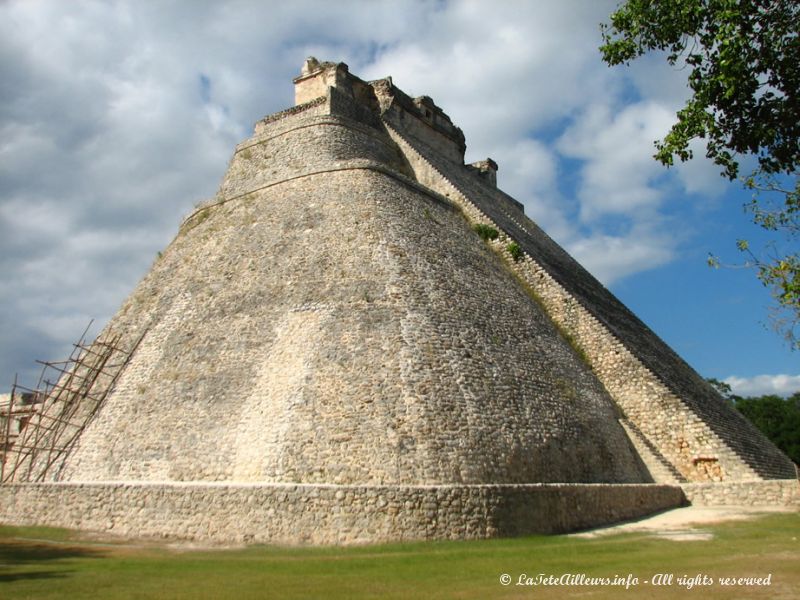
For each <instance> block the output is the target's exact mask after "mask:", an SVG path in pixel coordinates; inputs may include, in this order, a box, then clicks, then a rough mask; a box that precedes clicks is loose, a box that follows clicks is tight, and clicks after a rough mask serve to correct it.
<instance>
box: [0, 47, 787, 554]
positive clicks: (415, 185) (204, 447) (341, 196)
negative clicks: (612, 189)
mask: <svg viewBox="0 0 800 600" xmlns="http://www.w3.org/2000/svg"><path fill="white" fill-rule="evenodd" d="M295 84H296V90H297V99H298V105H297V106H295V107H294V108H291V109H289V110H286V111H283V112H281V113H277V114H275V115H271V116H268V117H266V118H265V119H263V120H261V121H259V123H257V124H256V127H255V132H254V136H253V137H252V138H250V139H248V140H246V141H245V142H243V143H241V144H239V146H237V148H236V152H235V154H234V157H233V159H232V161H231V164H230V167H229V169H228V172H227V174H226V176H225V178H224V180H223V182H222V184H221V186H220V189H219V191H218V193H217V195H216V196H215V197H214V198H213V199H211V200H209V201H207V202H204V203H202V204H201V205H200V206H198V208H197V210H195V211H194V212H193V213H192V214H191V215H189V216H188V217H187V218H186V219H185V220H184V221H183V223H182V225H181V227H180V230H179V233H178V235H177V237H176V238H175V240H174V241H173V242H172V243H171V244H170V246H169V247H168V248H167V249H166V250H165V251H164V253H163V255H162V256H160V257H159V259H158V260H157V261H156V262H155V264H154V265H153V268H152V270H151V272H150V273H149V274H148V275H147V276H146V277H145V279H144V280H143V281H142V282H141V283H140V284H139V286H138V287H137V288H136V290H135V291H134V293H133V294H132V295H131V297H130V298H129V299H128V300H127V301H126V302H125V304H124V305H123V306H122V308H121V309H120V311H119V312H118V314H117V315H116V316H115V317H114V318H113V319H112V321H111V322H110V323H109V324H108V326H107V328H106V331H107V332H114V333H117V334H122V335H123V336H125V337H128V338H130V339H136V340H141V341H140V342H139V341H137V346H136V351H135V352H134V353H133V354H132V356H131V357H130V362H129V363H128V364H127V365H126V367H125V369H124V370H123V371H122V373H121V374H120V376H119V378H118V379H117V381H116V384H115V387H114V388H113V390H112V391H111V393H110V394H109V395H108V397H107V398H106V399H105V403H104V405H103V407H102V409H101V410H100V411H98V413H97V414H96V416H95V417H94V418H93V420H92V421H91V422H90V423H89V424H88V426H87V427H86V429H85V431H83V433H82V435H81V436H80V438H79V439H78V440H77V443H76V444H75V446H74V448H72V449H71V451H70V452H69V454H68V455H67V456H66V457H65V460H63V461H60V462H59V464H58V465H56V468H52V469H50V470H48V471H47V472H41V473H38V474H37V473H34V474H33V475H34V477H32V479H35V477H36V476H37V475H38V476H40V477H41V478H42V479H44V481H47V482H51V483H39V484H31V483H25V482H22V481H18V482H16V483H13V484H6V485H3V486H0V506H1V507H2V508H0V519H2V520H4V521H7V522H17V523H34V522H39V523H47V524H50V525H60V526H69V527H84V528H95V529H110V530H112V531H118V532H122V533H126V534H129V533H139V534H142V535H174V536H179V537H184V538H193V539H220V540H227V541H232V540H244V539H248V540H254V541H276V542H281V543H293V542H311V543H347V542H362V541H376V540H388V539H412V538H430V537H435V538H448V537H484V536H490V535H507V534H520V533H530V532H536V531H538V532H552V531H566V530H572V529H576V528H581V527H589V526H593V525H599V524H602V523H607V522H611V521H614V520H619V519H623V518H631V517H634V516H641V515H642V514H645V513H647V512H653V511H657V510H661V509H664V508H666V507H668V506H676V505H679V504H680V503H681V501H682V500H683V494H682V492H681V490H680V488H678V487H676V486H672V487H670V486H669V485H656V484H654V483H653V482H657V483H661V484H675V483H687V482H706V481H714V482H721V481H725V482H730V481H736V482H746V481H755V480H761V479H784V480H790V479H792V478H794V477H795V473H794V469H793V465H792V464H791V462H790V461H789V460H788V459H786V457H784V456H783V455H782V454H781V453H780V452H779V451H777V449H775V448H774V447H773V446H772V445H771V444H769V442H768V441H766V440H765V439H764V438H763V436H761V435H760V434H759V433H758V432H757V431H756V430H755V429H754V428H753V427H752V426H750V425H749V424H748V423H747V422H746V421H745V420H744V419H742V418H741V417H739V416H738V414H737V413H736V412H735V411H734V410H732V409H731V408H730V407H727V406H725V405H724V403H723V401H722V400H721V399H720V398H719V397H716V396H715V395H714V393H713V390H711V389H710V388H709V387H708V386H707V385H706V384H705V382H704V381H703V380H702V379H701V378H700V377H699V376H698V375H697V374H696V373H694V372H693V371H692V370H691V369H690V368H689V367H688V365H686V364H685V363H683V362H682V361H681V360H680V359H679V358H678V357H677V356H675V355H674V353H672V351H671V350H670V349H669V348H668V347H667V346H666V345H665V344H664V343H663V342H661V340H659V339H658V338H657V337H656V336H655V335H654V334H653V333H652V332H650V331H649V330H648V329H647V328H646V327H645V326H644V325H643V324H642V323H641V322H639V321H638V320H637V319H636V317H634V316H633V315H632V314H631V313H630V312H629V311H627V309H625V307H624V306H622V305H621V304H620V303H619V302H618V301H617V300H616V299H615V298H614V297H613V296H612V295H611V294H610V293H609V292H608V291H607V290H605V288H603V287H602V285H600V284H599V283H598V282H597V281H596V280H595V279H594V278H593V277H592V276H591V275H589V274H588V273H587V272H586V271H585V270H583V269H582V268H581V267H580V266H579V265H577V263H575V262H574V261H573V260H572V259H571V258H570V257H569V256H568V255H567V254H566V253H565V252H564V251H563V250H562V249H561V248H559V247H558V246H557V245H556V244H555V243H554V242H552V240H550V238H548V237H547V236H546V235H545V234H544V233H543V232H542V231H541V230H540V229H539V228H538V227H537V226H536V225H535V224H534V223H532V222H531V221H530V220H529V219H527V217H525V215H524V214H523V212H522V207H521V205H520V204H519V203H518V202H517V201H515V200H514V199H512V198H510V197H508V196H507V195H505V194H504V193H503V192H501V191H499V190H498V189H497V188H496V179H495V173H496V171H497V164H496V163H494V161H492V160H491V159H487V160H486V161H481V162H479V163H475V164H474V165H464V163H463V156H464V149H465V144H464V136H463V134H462V133H461V130H460V129H458V128H457V127H456V126H455V125H453V123H452V122H451V121H450V119H449V117H447V115H446V114H444V112H442V110H441V109H440V108H438V107H437V106H436V105H435V104H434V102H433V101H432V100H431V99H430V98H427V97H422V98H418V99H411V98H409V97H408V96H406V95H405V94H403V93H402V92H401V91H400V90H398V89H396V88H395V87H394V86H393V85H392V83H391V80H388V79H387V80H381V81H377V82H372V83H367V82H364V81H361V80H360V79H358V78H356V77H354V76H353V75H351V74H349V72H348V70H347V67H346V65H343V64H341V63H340V64H333V63H319V62H317V61H314V60H311V59H309V61H307V62H306V65H305V66H304V69H303V73H302V74H301V76H300V77H298V78H297V79H296V80H295ZM478 223H483V224H487V225H491V226H492V227H494V228H495V229H497V231H498V232H499V235H498V238H497V239H496V240H495V241H493V242H490V243H485V242H484V241H482V240H481V238H480V237H479V236H478V235H477V234H476V233H475V231H473V225H474V224H478ZM511 242H514V243H515V244H516V245H517V246H518V249H519V250H518V253H517V256H516V257H515V256H514V255H513V254H512V252H511V251H510V250H509V244H510V243H511ZM545 484H547V485H545ZM742 485H743V486H744V487H742V488H737V489H739V491H737V492H735V494H738V493H740V492H741V493H744V494H745V495H746V494H747V492H746V491H745V492H742V490H746V489H747V488H746V485H747V484H746V483H744V484H742ZM786 485H787V486H789V487H788V488H787V489H790V488H791V485H792V483H786ZM793 485H795V486H796V485H797V482H796V480H795V481H794V482H793ZM781 489H783V488H781ZM693 493H694V492H693ZM698 493H699V492H698ZM735 494H734V495H735ZM728 497H730V494H729V496H728ZM780 497H781V498H783V497H784V496H780ZM785 497H787V498H790V497H793V496H792V495H791V494H788V493H787V495H785ZM790 500H791V498H790ZM225 506H229V507H230V512H229V514H223V510H224V507H225Z"/></svg>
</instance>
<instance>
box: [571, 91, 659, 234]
mask: <svg viewBox="0 0 800 600" xmlns="http://www.w3.org/2000/svg"><path fill="white" fill-rule="evenodd" d="M671 121H672V116H671V114H670V112H669V110H667V109H666V108H665V107H664V106H662V105H660V104H658V103H656V102H652V101H648V102H638V103H636V104H632V105H629V106H627V107H625V108H623V109H622V110H616V111H615V110H612V108H611V106H610V105H608V104H603V103H600V104H593V105H589V106H588V107H587V109H586V111H585V112H584V113H583V114H582V115H581V116H580V117H579V118H578V119H577V120H576V121H575V123H574V124H573V125H572V126H571V127H569V128H568V129H567V130H566V131H565V132H564V134H563V135H562V136H561V138H560V139H559V141H558V143H557V147H558V149H559V151H561V152H562V153H563V154H564V155H566V156H568V157H571V158H578V159H581V160H582V161H584V164H583V167H582V182H581V185H580V187H579V190H578V194H579V197H580V200H581V219H582V220H583V221H584V222H591V221H593V220H595V219H596V218H598V217H599V216H602V215H605V214H624V215H628V216H631V215H635V214H636V213H637V212H640V211H643V210H644V211H646V212H652V211H653V210H654V209H656V208H657V207H658V205H659V204H660V202H661V200H662V198H663V195H664V194H663V190H662V189H660V187H659V186H657V185H656V180H657V179H658V178H660V177H663V175H664V172H663V167H662V166H661V165H659V164H658V163H656V162H655V161H654V160H653V158H652V155H653V153H654V147H653V141H654V140H655V139H658V138H661V137H663V136H664V134H665V133H666V132H667V131H668V129H669V126H670V123H671Z"/></svg>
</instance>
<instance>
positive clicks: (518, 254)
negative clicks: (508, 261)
mask: <svg viewBox="0 0 800 600" xmlns="http://www.w3.org/2000/svg"><path fill="white" fill-rule="evenodd" d="M506 250H508V253H509V254H510V255H511V258H513V259H514V260H515V261H517V260H519V259H520V258H522V248H520V247H519V244H518V243H517V242H511V243H510V244H509V245H508V246H506Z"/></svg>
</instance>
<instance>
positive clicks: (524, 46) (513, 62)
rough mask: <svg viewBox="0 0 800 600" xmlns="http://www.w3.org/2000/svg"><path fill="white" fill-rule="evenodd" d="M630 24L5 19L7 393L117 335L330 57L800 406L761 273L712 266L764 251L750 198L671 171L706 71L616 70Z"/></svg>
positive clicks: (731, 376)
mask: <svg viewBox="0 0 800 600" xmlns="http://www.w3.org/2000/svg"><path fill="white" fill-rule="evenodd" d="M615 4H616V2H614V1H611V2H605V1H596V2H587V1H581V0H573V1H564V0H553V1H545V0H541V1H538V2H524V1H522V0H519V1H513V0H505V1H498V2H492V3H489V2H467V1H451V2H432V1H412V0H405V1H403V0H394V1H391V2H379V1H375V2H367V1H351V2H337V3H332V2H322V1H319V2H312V1H305V2H304V1H295V2H291V3H285V2H284V3H279V2H255V1H244V0H242V1H230V2H199V1H188V0H187V1H177V0H176V1H171V2H166V1H159V2H156V1H152V2H148V1H137V2H133V1H123V0H120V1H118V2H110V1H109V2H106V1H77V2H69V3H65V2H59V1H49V2H48V1H36V2H30V1H13V0H12V1H10V2H4V3H2V4H0V69H1V70H2V71H1V72H0V130H1V131H0V133H1V134H2V135H0V251H1V252H2V254H0V269H2V278H3V281H4V282H5V284H6V285H4V286H3V287H2V290H1V291H0V316H1V318H2V323H0V388H4V387H8V386H10V384H11V382H12V380H13V376H14V373H19V374H20V376H21V377H22V379H23V380H24V381H25V382H27V383H29V384H31V383H34V381H32V379H33V378H34V376H35V373H36V368H35V364H34V359H37V358H39V359H58V358H62V357H64V356H65V355H66V354H68V352H69V349H70V348H69V344H70V343H71V342H72V341H74V340H75V339H76V338H77V337H78V336H79V335H80V333H81V332H82V331H83V329H84V327H85V326H86V324H87V323H88V321H89V320H90V319H92V318H93V319H95V321H96V326H95V328H94V329H95V331H97V329H99V327H100V326H102V325H103V324H104V323H105V322H106V321H107V319H108V318H109V317H110V316H111V315H112V314H113V313H114V312H115V311H116V309H117V307H118V306H119V305H120V304H121V303H122V301H123V300H124V298H125V297H126V296H127V294H129V293H130V292H131V291H132V290H133V288H134V286H135V285H136V283H137V282H138V280H139V279H140V278H141V277H142V276H143V275H144V273H145V272H146V271H147V269H148V267H149V265H150V264H151V262H152V260H153V259H154V257H155V256H156V253H157V252H158V251H159V250H161V249H163V248H164V247H165V246H166V245H167V244H168V243H169V241H170V240H171V239H172V237H173V236H174V235H175V233H176V232H177V227H178V224H179V222H180V219H181V218H182V216H184V215H185V214H187V213H188V212H189V211H190V210H191V208H192V207H193V206H194V205H195V204H196V203H197V202H199V201H201V200H203V199H206V198H208V197H210V196H212V195H213V194H214V192H215V190H216V187H217V186H218V185H219V182H220V180H221V178H222V175H223V173H224V170H225V168H226V165H227V162H228V160H229V158H230V156H231V154H232V152H233V149H234V146H235V144H236V143H237V142H239V141H241V140H243V139H244V138H246V137H247V136H248V135H249V134H250V133H251V131H252V125H253V123H254V122H255V121H256V120H258V119H259V118H261V117H262V116H264V115H266V114H269V113H272V112H275V111H278V110H281V109H283V108H286V107H288V106H290V105H291V104H292V101H293V89H292V84H291V78H292V77H293V76H295V75H296V74H297V73H299V69H300V66H301V65H302V63H303V60H304V59H305V57H306V56H308V55H314V56H317V57H318V58H319V59H321V60H334V61H344V62H347V63H348V64H349V66H350V69H351V71H352V72H353V73H355V74H357V75H359V76H361V77H362V78H364V79H373V78H378V77H384V76H387V75H391V76H392V77H393V79H394V82H395V84H397V85H398V86H399V87H400V88H401V89H403V90H404V91H406V92H408V93H410V94H412V95H423V94H425V95H429V96H431V97H432V98H433V99H434V101H435V102H436V103H437V104H438V105H439V106H441V107H442V108H443V109H444V110H445V112H447V113H448V114H449V115H450V116H451V117H452V118H453V120H454V122H455V123H456V124H458V125H459V126H460V127H461V128H462V129H463V131H464V134H465V136H466V139H467V146H468V148H467V161H474V160H479V159H483V158H485V157H487V156H490V157H492V158H493V159H495V160H496V161H497V162H498V163H499V166H500V169H499V172H498V184H499V186H500V187H501V188H502V189H504V190H505V191H507V192H508V193H510V194H511V195H513V196H514V197H516V198H517V199H518V200H520V201H521V202H523V203H524V204H525V206H526V212H527V213H528V215H529V216H531V218H533V219H534V220H535V221H537V222H538V223H539V224H540V225H542V226H543V227H544V228H545V229H546V230H547V231H548V232H549V233H550V234H551V235H552V236H553V237H554V238H555V239H556V240H557V241H559V242H560V243H561V244H562V245H563V246H564V247H566V248H567V249H568V250H569V251H570V252H571V253H572V254H573V255H574V256H575V257H576V258H578V259H579V260H580V261H581V262H582V263H584V264H585V265H586V266H587V268H589V269H590V270H591V271H592V272H593V273H595V275H596V276H598V277H599V278H600V279H601V280H602V281H603V282H604V283H605V284H606V285H608V286H609V287H610V288H611V290H612V291H613V292H614V293H616V294H617V295H618V296H619V297H620V298H621V299H622V300H623V301H624V302H625V303H627V304H628V305H629V306H630V307H631V308H632V309H633V310H634V312H636V313H637V314H638V315H639V316H640V317H641V318H642V319H643V320H644V321H645V322H646V323H648V324H649V325H650V326H651V327H652V328H653V329H654V330H655V331H656V332H657V333H658V334H659V335H661V337H663V338H664V339H665V341H667V343H669V344H670V345H672V346H673V347H674V348H675V350H676V351H678V353H679V354H681V355H682V356H683V357H684V358H685V359H686V360H687V361H688V362H689V363H690V364H691V365H692V366H693V367H695V369H697V370H698V371H699V372H700V373H701V374H702V375H704V376H707V377H716V378H719V379H726V380H728V381H729V382H732V383H734V384H735V390H736V391H738V392H739V393H743V394H760V393H766V392H778V393H783V394H787V393H791V392H793V391H796V390H798V389H800V369H799V368H798V355H797V354H793V353H792V352H790V351H789V349H788V347H787V346H786V345H785V344H784V343H783V341H782V340H781V338H780V337H779V336H778V335H777V334H775V333H774V332H772V331H770V330H769V329H768V324H767V321H768V314H767V308H768V306H769V302H770V300H769V295H768V293H767V291H766V290H765V289H764V288H763V287H762V286H761V285H760V284H759V283H758V281H757V280H756V279H755V276H754V274H753V273H752V271H749V270H743V269H727V268H726V269H720V270H711V269H709V268H708V267H707V266H706V262H705V261H706V257H707V255H708V253H709V252H711V253H714V254H716V255H719V256H720V257H721V258H722V259H723V260H724V261H727V262H729V263H737V262H740V257H739V256H738V255H737V254H738V253H737V252H736V250H735V246H734V244H735V240H736V239H738V238H752V239H762V238H763V235H761V233H760V232H759V230H758V229H757V228H756V227H755V226H753V225H752V224H751V223H750V222H749V220H748V217H747V215H745V214H744V213H743V211H742V209H741V206H742V204H743V203H744V202H746V201H747V200H748V199H749V194H748V193H746V192H744V191H742V190H741V189H740V188H739V186H738V185H737V184H735V183H734V184H730V183H727V182H726V181H725V180H723V179H722V178H721V177H720V176H719V175H718V172H717V170H716V169H715V168H714V167H713V165H710V164H709V163H708V162H707V161H705V160H704V159H702V158H700V159H697V160H695V161H692V162H691V163H687V164H685V165H679V166H677V167H676V168H673V169H670V170H667V169H665V168H664V167H662V166H661V165H659V164H658V163H656V162H655V161H654V160H653V159H652V158H651V156H652V153H653V141H654V140H655V139H657V138H659V137H661V136H663V134H664V133H665V132H666V131H667V130H668V128H669V126H670V124H671V122H672V120H673V118H674V113H675V111H676V110H677V109H678V108H680V106H681V104H682V101H683V100H684V99H685V98H686V95H687V90H686V85H685V78H686V71H685V70H677V69H671V68H669V67H668V66H666V65H665V64H664V62H663V60H659V57H649V58H646V59H644V60H642V61H637V63H636V64H634V65H633V66H632V67H630V68H615V69H609V68H608V67H606V66H605V65H604V64H603V63H602V61H601V59H600V55H599V53H598V51H597V47H598V46H599V44H600V36H599V26H598V24H599V23H600V22H601V21H602V20H604V19H606V18H607V16H608V15H609V14H610V12H611V11H612V10H613V8H614V6H615ZM697 149H698V150H699V151H698V152H697V154H698V155H699V156H701V157H702V154H703V152H702V148H701V147H700V146H698V147H697Z"/></svg>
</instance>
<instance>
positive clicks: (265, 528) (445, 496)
mask: <svg viewBox="0 0 800 600" xmlns="http://www.w3.org/2000/svg"><path fill="white" fill-rule="evenodd" d="M685 503H686V499H685V496H684V493H683V491H682V490H681V488H680V487H677V486H669V485H658V484H624V485H623V484H520V485H431V486H356V485H312V484H294V483H272V484H249V483H248V484H245V483H242V484H236V483H209V482H191V483H181V482H90V483H11V484H3V485H0V522H2V523H4V524H9V525H47V526H53V527H66V528H71V529H83V530H90V531H101V532H109V533H113V534H118V535H123V536H130V537H159V538H175V539H182V540H195V541H200V542H213V543H243V542H245V543H270V544H284V545H298V544H320V545H324V544H359V543H375V542H386V541H401V540H420V539H477V538H490V537H508V536H519V535H527V534H536V533H565V532H569V531H575V530H580V529H587V528H592V527H597V526H600V525H606V524H610V523H615V522H618V521H623V520H628V519H635V518H638V517H642V516H645V515H648V514H651V513H655V512H658V511H661V510H665V509H669V508H674V507H678V506H681V505H683V504H685Z"/></svg>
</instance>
